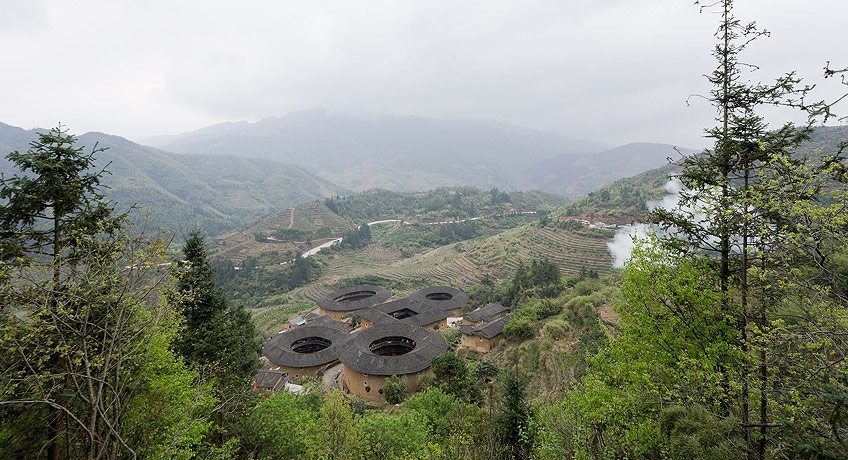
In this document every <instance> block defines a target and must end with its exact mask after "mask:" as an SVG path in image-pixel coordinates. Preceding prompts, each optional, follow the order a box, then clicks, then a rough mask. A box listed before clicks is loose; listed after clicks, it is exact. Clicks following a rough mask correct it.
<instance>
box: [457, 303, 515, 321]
mask: <svg viewBox="0 0 848 460" xmlns="http://www.w3.org/2000/svg"><path fill="white" fill-rule="evenodd" d="M508 311H509V307H504V306H503V305H501V304H499V303H493V304H489V305H487V306H485V307H483V308H478V309H476V310H474V311H472V312H470V313H466V314H465V317H464V318H465V319H466V320H468V321H471V322H472V323H479V322H480V321H489V320H491V319H492V318H494V317H495V316H497V315H500V314H502V313H505V312H508Z"/></svg>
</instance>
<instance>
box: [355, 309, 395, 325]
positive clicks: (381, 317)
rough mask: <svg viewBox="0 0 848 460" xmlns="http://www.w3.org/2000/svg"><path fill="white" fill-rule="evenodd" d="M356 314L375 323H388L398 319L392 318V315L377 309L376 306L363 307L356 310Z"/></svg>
mask: <svg viewBox="0 0 848 460" xmlns="http://www.w3.org/2000/svg"><path fill="white" fill-rule="evenodd" d="M354 315H356V316H358V317H360V318H362V319H365V320H368V321H370V322H371V323H373V324H386V323H393V322H395V321H397V319H395V318H392V317H391V316H389V315H387V314H385V313H383V312H382V311H380V310H377V309H376V308H363V309H361V310H356V311H355V312H354Z"/></svg>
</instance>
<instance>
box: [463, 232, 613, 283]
mask: <svg viewBox="0 0 848 460" xmlns="http://www.w3.org/2000/svg"><path fill="white" fill-rule="evenodd" d="M606 243H607V239H605V238H596V237H590V236H586V235H581V234H578V233H575V232H571V231H568V230H563V229H552V228H539V227H538V226H535V225H525V226H522V227H517V228H514V229H511V230H507V231H505V232H503V233H500V234H498V235H495V236H493V237H490V238H487V239H485V240H483V241H480V242H477V243H476V244H474V245H473V247H469V248H468V250H467V251H468V254H467V256H468V259H470V261H471V262H473V263H475V264H477V265H478V266H479V267H481V268H482V269H483V270H484V271H487V272H490V273H492V275H493V276H495V277H503V276H508V275H509V273H511V272H513V271H514V270H515V269H516V268H517V267H518V266H519V265H520V264H522V263H524V264H529V263H530V261H532V260H533V259H537V258H548V259H550V260H551V261H553V262H556V264H557V265H559V267H560V271H562V273H563V274H564V275H578V274H580V271H581V270H584V269H585V270H595V271H596V272H598V273H604V272H607V271H609V270H610V268H611V266H612V257H611V256H610V254H609V251H608V250H607V246H606Z"/></svg>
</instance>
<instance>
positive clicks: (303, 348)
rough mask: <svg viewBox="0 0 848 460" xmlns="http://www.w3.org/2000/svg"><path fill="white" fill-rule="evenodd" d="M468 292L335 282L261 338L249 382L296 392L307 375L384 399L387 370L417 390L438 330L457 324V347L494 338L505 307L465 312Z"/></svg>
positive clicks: (376, 401) (378, 401)
mask: <svg viewBox="0 0 848 460" xmlns="http://www.w3.org/2000/svg"><path fill="white" fill-rule="evenodd" d="M468 300H469V299H468V296H467V295H466V294H465V293H463V292H462V291H459V290H457V289H454V288H451V287H447V286H434V287H429V288H424V289H421V290H418V291H416V292H414V293H413V294H412V295H410V296H409V297H403V298H398V299H392V293H391V292H389V291H388V290H386V289H384V288H382V287H379V286H372V285H356V286H350V287H346V288H341V289H337V290H336V291H334V292H332V293H330V294H327V295H326V296H324V297H323V298H321V299H319V300H318V301H317V305H318V308H316V309H314V310H312V311H310V312H308V313H306V314H304V315H302V316H296V317H294V318H291V319H290V320H289V321H288V322H287V323H286V324H285V326H284V329H283V330H282V331H280V332H279V333H278V334H276V335H275V336H273V337H272V338H271V339H269V340H268V341H267V342H266V343H265V346H264V347H263V349H262V355H263V356H262V360H263V364H264V365H263V368H262V369H261V370H260V371H259V372H258V373H257V374H256V376H255V377H254V380H253V386H254V388H255V389H256V390H258V391H265V392H273V391H278V390H285V391H291V392H295V393H302V392H304V391H305V389H304V387H303V385H302V384H303V383H304V381H305V380H306V379H308V378H314V379H317V381H320V382H321V385H322V386H323V387H324V388H326V389H328V390H329V389H333V388H336V389H340V390H342V391H344V392H346V393H348V394H352V395H355V396H357V397H359V398H360V399H362V400H363V401H365V402H366V403H369V404H372V405H383V404H385V403H386V400H385V398H384V396H383V386H384V384H385V382H386V380H387V379H388V378H390V377H399V378H401V379H402V380H403V382H404V383H405V385H406V388H407V390H408V391H409V392H416V391H418V389H419V387H420V386H421V382H422V379H424V378H425V377H432V375H433V372H432V369H431V366H432V363H433V360H434V359H435V358H437V357H438V356H441V355H443V354H445V353H447V352H448V350H449V346H448V343H447V341H446V340H445V338H444V336H443V335H442V331H445V330H447V329H448V328H451V329H458V330H459V331H460V334H461V339H460V340H459V342H458V344H457V347H456V351H457V352H458V353H477V354H485V353H488V352H489V351H491V350H492V349H493V348H494V347H495V346H496V345H497V344H498V342H499V341H500V340H501V338H502V337H501V336H502V332H503V329H504V326H505V325H506V323H507V321H508V320H509V312H510V309H509V308H507V307H505V306H503V305H501V304H498V303H494V304H490V305H487V306H485V307H482V308H478V309H476V310H473V311H470V312H465V311H464V307H466V306H467V305H468Z"/></svg>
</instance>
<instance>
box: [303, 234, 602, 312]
mask: <svg viewBox="0 0 848 460" xmlns="http://www.w3.org/2000/svg"><path fill="white" fill-rule="evenodd" d="M606 242H607V239H605V238H596V237H589V236H586V235H582V234H578V233H575V232H571V231H568V230H561V229H550V228H539V227H538V226H537V225H524V226H521V227H518V228H514V229H511V230H507V231H505V232H502V233H499V234H497V235H495V236H492V237H489V238H485V239H480V240H475V241H469V242H465V243H463V244H461V245H447V246H442V247H439V248H436V249H432V250H429V251H426V252H423V253H420V254H416V255H414V256H412V257H408V258H402V257H401V255H400V252H398V251H396V250H393V249H388V248H384V247H380V246H377V245H370V246H368V247H366V248H364V249H360V250H356V251H345V252H342V253H336V254H333V255H331V256H329V257H327V259H326V261H327V267H326V268H325V270H324V274H323V275H322V277H321V278H320V279H319V280H318V281H316V282H314V283H311V284H309V285H307V286H304V287H301V288H299V289H297V290H295V291H293V292H292V293H291V296H292V298H295V299H301V300H315V299H317V298H318V297H320V296H322V295H324V294H326V293H327V292H329V291H331V290H332V289H333V288H334V287H335V286H337V285H338V284H339V283H342V282H344V281H345V280H350V279H361V278H369V277H370V278H371V279H377V280H382V282H383V284H384V285H386V286H387V287H390V288H392V289H393V290H394V291H395V293H396V294H406V293H409V292H411V291H413V290H415V289H417V288H420V287H424V286H427V285H433V284H445V285H450V286H455V287H457V288H467V287H469V286H471V285H472V284H474V283H476V282H478V281H480V280H481V279H482V278H483V277H484V276H486V275H490V276H492V277H494V278H503V277H509V276H511V275H512V273H513V272H514V271H515V269H516V268H517V267H518V266H519V265H520V264H521V263H524V264H529V263H530V261H532V260H533V259H534V258H548V259H550V260H552V261H554V262H555V263H557V265H559V267H560V270H561V271H562V273H563V274H565V275H578V274H580V272H581V270H595V271H597V272H599V273H603V272H606V271H609V270H610V267H611V266H612V257H611V256H610V255H609V252H608V251H607V247H606Z"/></svg>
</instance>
